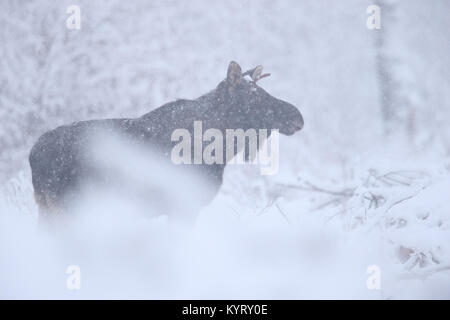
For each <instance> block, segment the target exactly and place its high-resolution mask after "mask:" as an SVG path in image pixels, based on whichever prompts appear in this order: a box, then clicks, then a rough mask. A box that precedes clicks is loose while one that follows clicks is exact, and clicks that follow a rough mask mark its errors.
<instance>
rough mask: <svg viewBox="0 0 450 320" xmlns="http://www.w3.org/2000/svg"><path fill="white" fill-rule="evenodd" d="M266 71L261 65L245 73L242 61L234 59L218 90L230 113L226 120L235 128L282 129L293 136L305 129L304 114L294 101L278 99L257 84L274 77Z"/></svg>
mask: <svg viewBox="0 0 450 320" xmlns="http://www.w3.org/2000/svg"><path fill="white" fill-rule="evenodd" d="M262 70H263V67H262V66H261V65H259V66H257V67H255V68H254V69H251V70H248V71H246V72H244V73H243V72H242V69H241V67H240V66H239V64H238V63H236V62H234V61H232V62H230V64H229V66H228V71H227V77H226V79H225V80H223V81H222V82H221V83H220V84H219V85H218V86H217V89H216V94H217V97H218V100H219V101H220V102H221V103H220V104H221V107H222V108H225V109H226V113H227V114H228V117H225V118H224V119H222V120H224V121H225V122H227V124H228V125H229V126H230V127H231V128H243V129H248V128H267V129H278V130H279V132H280V133H281V134H284V135H292V134H294V133H295V132H297V131H299V130H301V129H302V128H303V117H302V115H301V113H300V111H299V110H298V109H297V108H296V107H294V106H293V105H292V104H290V103H287V102H285V101H282V100H279V99H277V98H274V97H273V96H271V95H270V94H269V93H267V92H266V91H265V90H264V89H263V88H261V87H260V86H259V85H258V84H257V83H258V81H259V80H261V79H262V78H265V77H268V76H270V74H269V73H266V74H262Z"/></svg>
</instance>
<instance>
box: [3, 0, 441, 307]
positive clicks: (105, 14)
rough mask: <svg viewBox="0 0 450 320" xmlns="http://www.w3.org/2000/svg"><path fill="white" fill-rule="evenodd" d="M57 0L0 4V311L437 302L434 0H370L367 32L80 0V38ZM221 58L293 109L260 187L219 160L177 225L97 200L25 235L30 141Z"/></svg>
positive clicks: (146, 105) (316, 22)
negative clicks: (258, 73)
mask: <svg viewBox="0 0 450 320" xmlns="http://www.w3.org/2000/svg"><path fill="white" fill-rule="evenodd" d="M58 3H59V4H55V2H54V1H45V0H42V1H34V2H33V1H29V2H22V3H20V4H18V3H17V1H14V0H5V1H2V2H1V4H0V9H1V10H0V22H1V23H0V24H1V26H2V27H1V28H0V39H1V40H2V41H1V45H0V70H1V72H0V124H1V127H0V130H1V131H0V160H1V162H0V179H1V180H0V181H1V184H0V298H63V299H65V298H68V299H72V298H73V299H78V298H186V299H189V298H274V299H278V298H306V299H309V298H345V299H347V298H349V299H353V298H363V299H405V298H438V299H443V298H445V299H449V298H450V204H449V203H448V192H449V190H450V157H449V155H450V153H449V150H450V144H449V141H450V131H449V129H448V125H447V123H448V119H449V118H450V76H449V75H450V55H449V54H448V53H449V52H450V41H449V38H448V31H447V30H448V26H449V23H448V12H449V10H448V9H449V2H448V1H444V0H443V1H440V0H433V1H429V2H423V1H408V2H407V3H406V2H402V1H397V0H385V1H379V3H380V6H381V8H382V12H383V14H384V13H385V14H384V15H383V16H382V29H381V30H380V33H376V32H377V31H374V30H368V29H367V28H366V19H367V16H368V15H367V13H366V8H367V6H368V5H370V4H372V3H371V1H364V0H361V1H358V0H355V1H348V2H346V4H345V6H344V5H340V4H337V3H335V2H334V1H331V0H330V1H326V0H323V1H313V0H311V1H280V2H277V3H275V2H273V1H263V0H258V1H237V0H236V1H222V2H215V1H208V2H206V1H201V0H193V1H164V2H150V1H135V2H133V4H134V5H131V4H128V3H125V2H123V1H78V2H77V3H78V4H79V5H80V7H81V10H82V11H81V12H82V28H81V30H79V31H76V30H67V29H66V28H65V19H66V17H67V14H66V11H65V10H66V7H67V5H69V4H72V1H61V2H58ZM431 3H433V4H431ZM230 60H236V61H238V62H239V63H241V65H242V66H243V67H244V68H247V67H248V68H250V67H254V66H255V65H257V64H263V65H264V67H265V70H267V72H271V73H272V76H271V77H270V78H267V79H264V80H263V81H264V82H262V81H261V86H262V87H263V88H265V89H266V90H267V91H268V92H269V93H271V94H272V95H274V96H275V97H279V98H281V99H283V100H286V101H289V102H291V103H293V104H294V105H296V106H298V107H299V109H300V110H301V112H302V113H303V115H304V118H305V128H304V129H303V131H301V132H299V133H297V134H296V135H294V136H291V137H284V136H282V137H281V150H280V172H279V173H278V174H277V175H274V176H261V175H260V174H259V172H260V171H259V170H258V168H257V167H256V166H254V165H246V166H239V165H234V166H229V167H227V169H226V174H225V179H224V184H223V186H222V188H221V190H220V193H219V194H218V196H217V197H216V198H215V200H214V201H213V202H212V203H211V204H210V205H209V206H208V207H206V208H204V210H202V212H201V213H200V214H199V215H198V217H197V219H196V221H195V223H193V224H189V225H184V224H174V223H171V222H170V221H169V220H168V219H167V218H166V217H165V216H157V217H153V216H150V215H149V214H148V212H147V210H146V209H147V208H145V206H142V205H140V204H136V203H132V202H130V201H129V199H126V198H123V199H122V198H120V197H111V195H109V194H102V193H100V192H99V193H96V194H95V195H93V198H94V199H92V198H91V199H88V200H87V201H86V203H84V207H83V209H82V214H80V216H79V217H78V218H77V219H76V220H74V221H71V223H70V224H67V225H63V226H61V228H58V229H57V230H47V229H45V228H43V227H42V226H41V225H40V224H39V223H38V219H37V217H38V214H37V208H36V205H35V203H34V198H33V189H32V185H31V177H30V169H29V167H28V164H27V155H28V152H29V149H30V147H31V145H32V144H33V143H34V142H35V140H36V139H37V137H38V136H39V135H40V134H42V133H43V132H45V131H46V130H48V129H51V128H54V127H55V126H57V125H60V124H62V123H69V122H72V121H77V120H83V119H90V118H105V117H122V116H127V117H130V116H138V115H141V114H143V113H145V112H148V111H150V110H151V109H153V108H155V107H157V106H159V105H161V104H162V103H164V102H167V101H171V100H174V99H175V98H196V97H198V96H199V95H201V94H203V93H206V92H207V91H208V90H211V89H213V88H214V86H215V85H217V83H218V82H219V81H220V80H221V79H223V77H224V76H225V72H226V66H227V65H228V62H229V61H230ZM386 79H388V80H386ZM386 81H388V82H389V86H388V87H387V88H386V87H384V86H383V84H384V83H386ZM393 106H394V107H393ZM392 108H394V109H393V110H394V111H395V112H394V113H393V114H392V110H391V109H392ZM392 128H394V130H393V129H392ZM392 130H393V132H392ZM143 170H145V168H143ZM70 265H77V266H79V267H80V271H81V288H80V290H69V289H68V288H67V286H66V281H67V279H68V277H69V276H70V275H68V274H66V270H67V267H68V266H70ZM377 276H379V280H380V287H379V288H375V289H374V288H373V284H374V283H376V277H377ZM374 279H375V280H374ZM372 281H375V282H372Z"/></svg>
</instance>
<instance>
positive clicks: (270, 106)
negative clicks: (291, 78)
mask: <svg viewBox="0 0 450 320" xmlns="http://www.w3.org/2000/svg"><path fill="white" fill-rule="evenodd" d="M269 75H270V74H262V66H257V67H256V68H253V69H250V70H248V71H246V72H242V69H241V67H240V66H239V64H238V63H236V62H234V61H232V62H230V63H229V66H228V70H227V75H226V78H225V79H224V80H223V81H221V82H220V83H219V84H218V86H217V87H216V88H215V89H214V90H212V91H210V92H209V93H207V94H205V95H202V96H200V97H199V98H197V99H195V100H185V99H179V100H176V101H173V102H169V103H166V104H164V105H162V106H161V107H159V108H157V109H155V110H153V111H151V112H149V113H147V114H144V115H143V116H141V117H138V118H122V119H103V120H88V121H79V122H75V123H72V124H69V125H63V126H60V127H57V128H56V129H54V130H51V131H48V132H46V133H44V134H43V135H42V136H41V137H40V138H39V139H38V140H37V142H36V143H35V144H34V146H33V147H32V149H31V151H30V155H29V163H30V167H31V172H32V183H33V187H34V195H35V200H36V203H37V205H38V207H39V217H40V218H41V217H42V216H49V215H50V216H51V215H52V214H54V213H55V212H57V213H58V214H61V213H63V212H64V211H65V208H67V206H68V205H69V203H71V201H74V200H75V201H76V197H77V190H78V188H79V187H80V186H81V185H82V184H83V183H84V182H85V181H86V179H88V178H91V179H92V176H95V175H93V172H92V168H90V167H89V165H88V161H87V160H86V152H85V149H86V148H87V140H86V139H87V137H89V136H91V135H93V134H94V133H95V132H97V131H99V130H114V131H115V132H117V133H119V134H121V135H123V136H126V137H127V138H128V139H130V140H131V141H135V142H139V143H141V144H143V145H145V146H148V147H149V148H150V147H151V148H153V150H157V152H158V153H159V154H160V155H162V156H163V157H165V158H166V160H167V161H168V162H170V159H167V158H169V157H170V156H169V155H170V153H171V150H172V149H173V147H174V145H175V144H176V142H175V141H172V139H171V134H172V132H173V131H174V130H176V129H177V128H186V129H187V130H189V132H191V133H192V132H193V130H194V122H195V121H202V124H203V127H204V128H205V129H207V128H215V129H218V130H220V131H221V132H225V130H227V129H234V128H239V129H243V130H248V129H251V128H256V129H276V130H278V131H279V133H281V134H284V135H293V134H294V133H295V132H297V131H299V130H301V129H302V128H303V117H302V115H301V113H300V111H299V110H298V109H297V108H296V107H295V106H293V105H292V104H289V103H287V102H285V101H282V100H279V99H277V98H274V97H273V96H271V95H270V94H269V93H267V92H266V91H265V90H264V89H262V88H261V87H260V86H259V85H258V84H257V82H258V81H259V80H260V79H262V78H264V77H267V76H269ZM235 151H236V152H239V151H240V150H235ZM193 153H194V152H193ZM193 153H192V154H193ZM226 164H227V163H213V164H206V163H201V164H198V165H194V167H195V169H196V172H198V173H199V174H200V175H201V176H202V177H204V178H205V179H206V180H207V181H208V182H209V183H210V184H211V185H212V186H213V187H212V192H211V193H210V194H209V195H208V198H209V201H210V200H212V198H214V196H215V195H216V193H217V192H218V190H219V188H220V186H221V184H222V179H223V174H224V169H225V166H226ZM148 167H149V170H151V169H152V167H151V164H149V166H148ZM178 167H183V166H178ZM185 167H192V166H185ZM180 172H181V173H180V174H182V171H180ZM192 189H195V186H192Z"/></svg>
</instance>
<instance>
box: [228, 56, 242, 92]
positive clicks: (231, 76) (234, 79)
mask: <svg viewBox="0 0 450 320" xmlns="http://www.w3.org/2000/svg"><path fill="white" fill-rule="evenodd" d="M241 78H242V69H241V66H239V64H238V63H237V62H234V61H231V62H230V64H229V65H228V71H227V82H228V85H229V86H230V87H234V86H235V85H236V84H238V83H239V82H240V81H241Z"/></svg>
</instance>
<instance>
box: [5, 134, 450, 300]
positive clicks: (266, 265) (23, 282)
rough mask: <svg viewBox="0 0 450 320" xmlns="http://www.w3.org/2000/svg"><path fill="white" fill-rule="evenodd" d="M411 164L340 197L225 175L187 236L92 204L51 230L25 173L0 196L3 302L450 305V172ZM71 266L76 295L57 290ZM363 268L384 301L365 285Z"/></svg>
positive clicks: (235, 169)
mask: <svg viewBox="0 0 450 320" xmlns="http://www.w3.org/2000/svg"><path fill="white" fill-rule="evenodd" d="M285 142H286V146H285V147H289V142H288V140H287V139H286V141H285ZM282 151H283V150H282ZM374 160H375V159H374ZM421 161H423V159H422V160H421ZM377 163H380V161H377ZM420 163H423V162H417V161H413V162H410V163H407V162H405V161H403V163H402V164H399V163H395V162H394V160H393V159H390V163H389V164H390V166H391V167H392V166H395V165H399V166H400V165H401V167H399V170H395V171H392V170H391V171H384V169H383V168H381V169H378V168H377V169H374V168H371V169H370V170H367V171H366V174H365V175H361V176H358V177H355V179H354V180H353V181H346V182H345V183H343V184H342V186H341V187H340V186H339V184H336V183H330V185H328V186H327V185H324V183H323V182H322V183H321V184H319V183H317V184H316V182H314V181H307V180H305V178H301V179H300V178H296V177H295V175H294V176H292V175H287V174H286V175H285V176H283V173H282V172H281V173H280V175H279V176H273V177H268V178H265V179H261V177H260V176H259V178H258V172H259V171H258V168H256V167H255V166H230V167H228V169H227V174H226V179H225V184H224V186H223V188H222V190H221V192H220V194H219V195H218V197H217V198H216V199H215V200H214V201H213V202H212V203H211V204H210V205H209V206H208V207H207V208H205V209H204V210H203V211H202V212H201V214H200V215H199V217H198V219H197V221H196V223H195V224H194V225H184V224H182V225H180V224H176V223H171V222H170V221H169V220H168V219H167V217H165V216H159V217H152V216H151V215H149V213H148V212H147V211H146V208H145V207H143V206H140V205H137V204H136V203H134V202H133V203H131V202H130V201H129V200H127V199H126V198H125V197H124V198H120V197H118V196H117V195H114V197H109V198H108V195H107V194H106V195H105V196H106V198H101V193H100V194H96V197H97V198H96V199H92V200H93V201H92V202H86V203H85V204H84V207H83V210H82V214H81V215H80V216H79V217H78V218H77V219H76V220H74V221H72V223H70V224H68V225H65V226H61V227H60V228H57V229H56V230H50V231H49V230H46V229H45V228H42V226H39V225H38V223H37V219H36V217H37V215H36V208H35V206H34V202H33V199H32V196H31V195H32V186H31V185H30V182H29V181H30V177H29V172H26V171H25V172H22V173H21V174H19V175H18V176H17V177H16V178H15V179H12V180H10V181H9V183H8V184H6V186H5V187H4V188H3V189H2V192H1V194H0V195H1V201H0V204H1V206H2V207H1V208H0V212H1V213H2V214H1V215H0V219H1V222H0V228H1V230H0V238H1V239H0V246H1V247H0V261H1V264H2V266H1V276H0V288H2V289H1V291H0V297H1V298H70V299H72V298H75V299H78V298H187V299H189V298H204V299H207V298H233V299H234V298H243V299H244V298H274V299H279V298H287V299H290V298H306V299H309V298H344V299H346V298H362V299H403V298H450V289H449V288H450V247H449V244H450V241H449V240H450V205H449V204H448V199H447V198H448V197H447V194H446V192H447V191H448V190H449V188H450V173H449V171H448V165H447V167H446V166H445V164H443V166H442V167H441V169H440V170H436V171H433V170H431V171H430V170H428V171H426V170H427V168H425V167H424V166H423V165H422V166H419V164H420ZM414 166H415V169H412V168H413V167H414ZM432 167H436V165H435V164H433V166H432ZM402 168H406V169H402ZM297 176H298V177H300V176H301V175H300V174H297ZM289 177H290V178H289ZM344 184H345V185H344ZM69 265H79V266H80V268H81V289H80V290H68V289H67V288H66V279H67V277H68V275H66V274H65V271H66V268H67V266H69ZM371 265H376V266H378V267H379V268H380V270H381V289H380V290H369V289H368V288H367V286H366V281H367V279H368V278H369V276H370V275H369V274H368V273H367V268H368V267H369V266H371Z"/></svg>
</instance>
